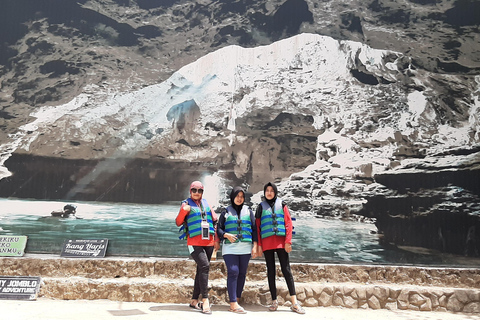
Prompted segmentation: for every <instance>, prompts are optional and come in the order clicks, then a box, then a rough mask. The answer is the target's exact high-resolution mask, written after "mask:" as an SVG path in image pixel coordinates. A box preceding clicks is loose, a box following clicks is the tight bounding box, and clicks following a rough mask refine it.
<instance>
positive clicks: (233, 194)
mask: <svg viewBox="0 0 480 320" xmlns="http://www.w3.org/2000/svg"><path fill="white" fill-rule="evenodd" d="M240 192H243V196H244V197H245V190H243V188H242V187H235V188H233V189H232V192H230V203H231V204H232V207H233V209H235V211H237V214H238V215H240V211H242V207H243V203H245V200H243V203H242V204H241V205H237V204H236V203H235V198H236V197H237V195H238V194H239V193H240Z"/></svg>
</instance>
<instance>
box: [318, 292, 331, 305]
mask: <svg viewBox="0 0 480 320" xmlns="http://www.w3.org/2000/svg"><path fill="white" fill-rule="evenodd" d="M332 303H333V298H332V296H331V295H329V294H328V293H327V292H326V291H323V292H322V293H321V294H320V297H319V299H318V304H319V305H320V306H321V307H330V306H331V305H332Z"/></svg>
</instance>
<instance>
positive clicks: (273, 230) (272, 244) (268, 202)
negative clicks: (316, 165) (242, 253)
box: [255, 182, 305, 314]
mask: <svg viewBox="0 0 480 320" xmlns="http://www.w3.org/2000/svg"><path fill="white" fill-rule="evenodd" d="M263 194H264V196H265V200H264V201H262V202H261V203H260V204H259V205H258V207H257V210H256V212H255V219H256V225H257V232H258V235H259V237H258V255H259V256H261V255H262V253H263V255H264V256H265V262H266V265H267V278H268V287H269V289H270V294H271V296H272V304H271V306H270V307H269V308H268V310H270V311H276V310H277V309H278V301H277V287H276V284H275V276H276V267H275V252H276V253H277V257H278V259H279V260H280V267H281V269H282V273H283V276H284V277H285V281H286V282H287V287H288V292H289V294H290V298H291V302H292V306H291V307H290V309H291V310H292V311H294V312H297V313H300V314H304V313H305V310H304V309H303V308H302V306H300V304H299V303H298V301H297V295H296V292H295V284H294V281H293V275H292V271H291V269H290V260H289V256H288V254H289V253H290V252H291V251H292V231H293V226H292V218H291V216H290V212H289V210H288V208H287V206H286V205H285V204H284V203H283V201H282V199H280V198H278V197H277V194H278V190H277V186H276V185H275V184H273V183H271V182H268V183H267V184H266V185H265V186H264V187H263Z"/></svg>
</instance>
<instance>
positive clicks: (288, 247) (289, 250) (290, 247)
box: [285, 243, 292, 253]
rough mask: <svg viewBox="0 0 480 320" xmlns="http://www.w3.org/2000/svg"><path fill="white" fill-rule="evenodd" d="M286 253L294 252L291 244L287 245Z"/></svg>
mask: <svg viewBox="0 0 480 320" xmlns="http://www.w3.org/2000/svg"><path fill="white" fill-rule="evenodd" d="M285 251H287V253H290V252H292V244H291V243H285Z"/></svg>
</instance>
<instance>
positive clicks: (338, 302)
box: [332, 291, 345, 307]
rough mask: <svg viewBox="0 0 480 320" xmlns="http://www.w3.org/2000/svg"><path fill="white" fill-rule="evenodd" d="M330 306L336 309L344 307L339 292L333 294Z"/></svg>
mask: <svg viewBox="0 0 480 320" xmlns="http://www.w3.org/2000/svg"><path fill="white" fill-rule="evenodd" d="M332 304H333V305H334V306H337V307H344V306H345V304H344V302H343V294H342V293H341V292H339V291H337V292H335V293H334V294H333V298H332Z"/></svg>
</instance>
